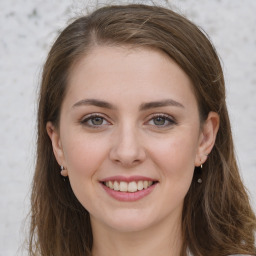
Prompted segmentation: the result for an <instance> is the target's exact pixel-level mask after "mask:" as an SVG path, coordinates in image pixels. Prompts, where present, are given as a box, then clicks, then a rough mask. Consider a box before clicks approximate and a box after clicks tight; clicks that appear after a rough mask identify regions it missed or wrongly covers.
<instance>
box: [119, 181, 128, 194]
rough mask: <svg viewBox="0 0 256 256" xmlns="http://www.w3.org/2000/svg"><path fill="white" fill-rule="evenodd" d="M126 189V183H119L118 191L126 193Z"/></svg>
mask: <svg viewBox="0 0 256 256" xmlns="http://www.w3.org/2000/svg"><path fill="white" fill-rule="evenodd" d="M127 187H128V184H127V182H123V181H121V182H120V191H123V192H127Z"/></svg>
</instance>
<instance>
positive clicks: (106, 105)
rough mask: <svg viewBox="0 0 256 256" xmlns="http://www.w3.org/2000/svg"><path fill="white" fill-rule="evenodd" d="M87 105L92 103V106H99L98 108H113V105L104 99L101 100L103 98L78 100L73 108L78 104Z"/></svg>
mask: <svg viewBox="0 0 256 256" xmlns="http://www.w3.org/2000/svg"><path fill="white" fill-rule="evenodd" d="M88 105H92V106H96V107H100V108H108V109H114V106H113V105H112V104H110V103H108V102H106V101H103V100H96V99H83V100H80V101H78V102H77V103H75V104H74V105H73V108H74V107H79V106H88Z"/></svg>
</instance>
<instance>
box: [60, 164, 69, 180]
mask: <svg viewBox="0 0 256 256" xmlns="http://www.w3.org/2000/svg"><path fill="white" fill-rule="evenodd" d="M60 175H61V176H62V177H63V179H64V181H66V177H67V176H68V171H67V170H66V169H65V167H64V166H63V165H61V166H60Z"/></svg>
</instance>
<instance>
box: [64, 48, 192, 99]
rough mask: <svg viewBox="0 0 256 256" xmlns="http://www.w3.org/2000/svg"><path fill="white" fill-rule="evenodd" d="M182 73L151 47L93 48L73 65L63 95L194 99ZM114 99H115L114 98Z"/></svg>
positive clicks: (165, 55) (185, 76) (163, 54)
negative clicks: (167, 96) (65, 93)
mask: <svg viewBox="0 0 256 256" xmlns="http://www.w3.org/2000/svg"><path fill="white" fill-rule="evenodd" d="M192 86H193V85H192V83H191V81H190V79H189V77H188V76H187V75H186V73H185V72H184V71H183V70H182V69H181V68H180V67H179V66H178V65H177V64H176V63H175V62H174V61H173V60H172V59H171V58H170V57H169V56H168V55H167V54H165V53H164V52H162V51H160V50H156V49H152V48H131V47H126V46H124V47H117V46H111V47H110V46H101V47H94V48H93V49H92V50H91V51H90V52H89V53H88V54H87V55H85V56H83V57H82V58H81V59H80V60H79V61H78V62H77V63H76V65H74V67H73V69H72V70H71V73H70V79H69V83H68V89H67V95H71V96H72V97H74V98H76V100H78V98H80V97H82V96H83V97H97V98H106V97H110V96H111V95H112V96H116V95H118V96H119V98H122V96H124V95H126V96H127V95H130V97H136V96H140V99H141V98H145V101H149V100H158V99H159V98H163V97H165V96H166V95H169V96H171V95H172V94H173V96H174V97H180V98H184V99H186V98H189V97H190V98H191V97H192V98H195V97H194V94H193V90H192ZM115 100H116V99H115Z"/></svg>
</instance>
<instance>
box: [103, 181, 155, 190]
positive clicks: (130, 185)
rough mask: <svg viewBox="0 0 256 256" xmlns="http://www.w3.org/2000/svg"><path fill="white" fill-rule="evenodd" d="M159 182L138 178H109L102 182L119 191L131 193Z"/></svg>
mask: <svg viewBox="0 0 256 256" xmlns="http://www.w3.org/2000/svg"><path fill="white" fill-rule="evenodd" d="M156 183H158V181H152V180H138V181H130V182H127V181H118V180H109V181H104V182H102V184H103V185H104V186H106V187H107V188H109V189H111V190H113V191H118V192H129V193H135V192H138V191H142V190H147V189H148V188H150V187H151V186H153V185H155V184H156Z"/></svg>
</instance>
